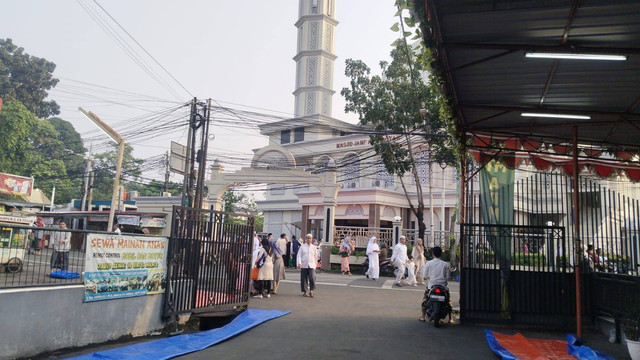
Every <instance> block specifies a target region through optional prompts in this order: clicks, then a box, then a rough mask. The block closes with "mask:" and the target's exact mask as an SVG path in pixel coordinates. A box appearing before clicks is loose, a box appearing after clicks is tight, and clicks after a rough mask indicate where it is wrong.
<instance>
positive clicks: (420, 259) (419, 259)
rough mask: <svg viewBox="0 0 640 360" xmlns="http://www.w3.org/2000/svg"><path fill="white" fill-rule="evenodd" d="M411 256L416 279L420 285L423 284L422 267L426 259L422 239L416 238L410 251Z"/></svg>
mask: <svg viewBox="0 0 640 360" xmlns="http://www.w3.org/2000/svg"><path fill="white" fill-rule="evenodd" d="M411 256H413V262H414V263H415V264H416V269H417V273H416V281H417V282H418V284H420V285H424V278H423V277H422V268H423V267H424V266H425V265H426V263H427V259H426V258H425V257H424V245H423V243H422V239H420V238H418V239H417V240H416V243H415V244H414V246H413V250H412V251H411Z"/></svg>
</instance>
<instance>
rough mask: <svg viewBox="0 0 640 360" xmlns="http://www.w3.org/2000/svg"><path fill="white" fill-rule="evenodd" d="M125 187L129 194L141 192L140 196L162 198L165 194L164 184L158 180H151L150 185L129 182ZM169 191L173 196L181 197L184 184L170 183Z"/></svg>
mask: <svg viewBox="0 0 640 360" xmlns="http://www.w3.org/2000/svg"><path fill="white" fill-rule="evenodd" d="M125 187H126V189H127V191H129V192H131V191H137V192H139V193H140V196H161V195H162V193H163V192H164V182H162V181H158V180H151V181H150V182H149V183H148V184H143V183H139V182H134V181H127V182H126V183H125ZM168 190H169V192H170V193H171V195H173V196H180V195H181V194H182V184H176V183H174V182H171V181H169V186H168Z"/></svg>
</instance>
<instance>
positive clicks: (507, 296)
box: [460, 224, 589, 328]
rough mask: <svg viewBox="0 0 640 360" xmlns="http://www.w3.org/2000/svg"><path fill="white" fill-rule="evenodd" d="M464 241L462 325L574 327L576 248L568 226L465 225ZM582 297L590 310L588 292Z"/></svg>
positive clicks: (461, 296)
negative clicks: (567, 229) (574, 249)
mask: <svg viewBox="0 0 640 360" xmlns="http://www.w3.org/2000/svg"><path fill="white" fill-rule="evenodd" d="M460 237H461V239H462V248H461V249H462V252H461V253H462V254H461V255H462V256H461V261H462V262H461V264H462V266H461V271H462V273H461V276H460V280H461V282H460V307H461V319H462V320H463V321H471V322H473V321H483V322H485V321H488V322H505V323H516V324H531V325H540V326H542V325H544V326H554V327H561V328H563V327H570V326H571V325H572V324H573V322H574V320H575V308H576V305H575V304H576V299H575V291H573V290H574V289H575V274H574V273H573V269H572V265H573V263H574V256H573V244H572V242H570V241H568V239H566V237H565V232H564V228H562V227H559V226H544V227H543V226H513V225H483V224H461V234H460ZM525 245H526V247H525ZM582 297H583V304H584V307H585V308H587V307H588V299H589V296H588V294H587V291H586V289H585V291H584V292H583V293H582ZM584 310H585V313H587V312H588V310H587V309H584Z"/></svg>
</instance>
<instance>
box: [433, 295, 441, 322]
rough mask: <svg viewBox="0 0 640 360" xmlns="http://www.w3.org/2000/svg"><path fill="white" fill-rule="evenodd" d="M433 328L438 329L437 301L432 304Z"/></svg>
mask: <svg viewBox="0 0 640 360" xmlns="http://www.w3.org/2000/svg"><path fill="white" fill-rule="evenodd" d="M433 326H435V327H437V328H439V327H440V303H439V302H437V301H434V302H433Z"/></svg>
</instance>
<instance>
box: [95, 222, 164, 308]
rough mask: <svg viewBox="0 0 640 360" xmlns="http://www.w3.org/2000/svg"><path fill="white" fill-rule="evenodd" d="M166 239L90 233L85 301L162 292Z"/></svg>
mask: <svg viewBox="0 0 640 360" xmlns="http://www.w3.org/2000/svg"><path fill="white" fill-rule="evenodd" d="M168 244H169V239H167V238H166V237H147V236H131V235H109V234H106V235H105V234H89V235H87V251H86V258H85V274H84V286H85V291H84V301H85V302H90V301H98V300H110V299H119V298H125V297H132V296H143V295H151V294H161V293H164V290H165V286H166V279H165V277H166V262H167V247H168Z"/></svg>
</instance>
